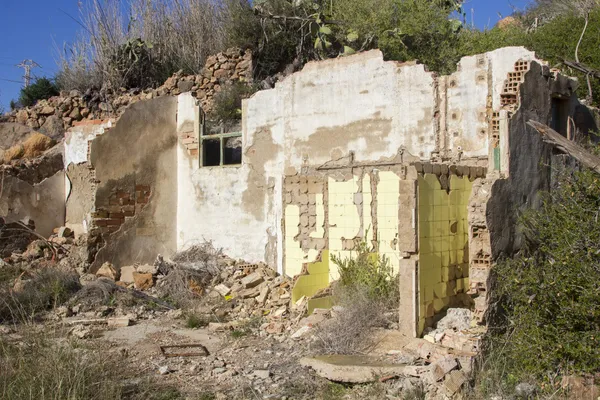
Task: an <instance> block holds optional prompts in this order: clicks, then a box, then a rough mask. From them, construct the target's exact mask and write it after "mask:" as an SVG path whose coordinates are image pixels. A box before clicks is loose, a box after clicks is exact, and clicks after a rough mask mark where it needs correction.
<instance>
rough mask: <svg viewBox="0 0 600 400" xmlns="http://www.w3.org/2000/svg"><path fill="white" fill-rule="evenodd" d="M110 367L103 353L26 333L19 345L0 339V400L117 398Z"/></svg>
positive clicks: (116, 375) (114, 374)
mask: <svg viewBox="0 0 600 400" xmlns="http://www.w3.org/2000/svg"><path fill="white" fill-rule="evenodd" d="M113 366H114V364H113V363H112V361H111V360H110V359H109V358H108V357H107V356H106V355H104V353H103V352H92V351H86V350H85V349H82V348H78V347H77V346H75V344H74V343H72V342H62V343H58V342H54V341H53V340H52V339H49V338H48V337H47V336H42V335H35V334H27V335H26V337H25V338H24V339H22V340H21V341H20V342H19V343H8V342H6V341H3V340H0V397H1V398H3V399H36V400H45V399H90V400H95V399H97V400H112V399H115V400H116V399H120V398H121V393H120V392H121V388H120V386H119V385H118V384H115V383H116V382H115V381H116V380H117V379H118V378H119V371H118V369H116V368H113Z"/></svg>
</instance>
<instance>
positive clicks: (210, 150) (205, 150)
mask: <svg viewBox="0 0 600 400" xmlns="http://www.w3.org/2000/svg"><path fill="white" fill-rule="evenodd" d="M202 165H203V166H204V167H214V166H217V165H221V141H220V140H219V139H208V140H203V141H202Z"/></svg>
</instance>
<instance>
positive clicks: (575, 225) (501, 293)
mask: <svg viewBox="0 0 600 400" xmlns="http://www.w3.org/2000/svg"><path fill="white" fill-rule="evenodd" d="M599 209H600V178H599V177H598V175H596V174H594V173H592V172H590V171H583V172H574V173H570V174H568V175H566V176H564V177H563V178H562V180H561V183H560V187H559V189H557V190H556V191H555V192H553V193H552V194H548V195H547V196H546V199H545V201H544V203H543V206H542V207H541V209H539V210H537V211H530V212H528V213H526V214H525V215H524V216H523V217H522V227H523V233H524V235H525V237H526V239H527V246H526V248H525V249H524V250H523V253H522V254H521V255H520V256H518V257H515V258H514V259H507V260H504V261H503V262H500V263H498V265H496V266H495V268H494V277H495V279H494V281H495V288H494V291H493V293H494V296H495V299H494V302H495V303H496V304H498V307H497V308H495V312H494V313H493V315H492V316H493V319H492V321H495V325H496V326H495V327H494V328H495V329H493V330H492V332H493V334H492V336H491V338H490V342H489V343H490V346H491V349H492V350H491V357H492V358H493V359H494V360H497V362H496V364H498V363H500V364H502V370H503V376H505V377H512V379H513V380H515V381H516V380H518V379H523V378H527V377H531V376H533V377H535V378H538V379H548V378H549V377H552V376H560V375H563V374H569V373H573V372H575V373H583V372H598V371H600V279H598V277H599V276H600V224H598V218H599V217H598V216H599V211H598V210H599ZM493 310H494V309H493Z"/></svg>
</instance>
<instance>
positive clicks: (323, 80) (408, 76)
mask: <svg viewBox="0 0 600 400" xmlns="http://www.w3.org/2000/svg"><path fill="white" fill-rule="evenodd" d="M433 99H434V78H433V75H432V74H431V73H428V72H426V71H425V68H424V67H423V65H401V64H399V63H395V62H384V61H383V57H382V54H381V52H380V51H378V50H374V51H369V52H365V53H361V54H359V55H356V56H352V57H347V58H338V59H334V60H326V61H321V62H318V63H316V62H314V63H309V64H307V65H306V67H305V68H304V69H303V70H302V71H300V72H298V73H295V74H293V75H291V76H289V77H288V78H286V79H285V80H284V81H283V82H280V83H278V84H277V85H276V87H275V89H272V90H268V91H263V92H259V93H257V94H256V95H254V96H253V97H252V98H250V99H249V100H247V112H246V113H245V114H244V115H245V116H244V119H245V121H246V127H245V132H247V133H248V135H249V136H251V135H252V132H253V131H254V130H255V129H256V128H257V127H260V126H265V125H268V126H272V129H274V130H275V131H276V132H277V136H278V137H283V139H284V146H285V149H286V152H287V154H286V157H285V159H286V160H285V165H286V166H291V167H295V168H296V169H298V168H300V167H301V166H302V164H303V163H304V162H306V163H308V164H310V165H320V164H323V163H325V162H327V161H329V160H331V159H332V157H333V156H334V155H335V154H338V155H347V154H348V152H350V151H353V152H354V153H355V159H356V160H357V161H368V160H378V159H380V158H383V157H390V156H394V155H395V154H396V153H397V151H398V149H399V148H400V147H402V146H404V147H406V149H407V151H408V152H409V153H411V154H414V155H419V154H421V156H422V157H423V158H429V155H430V153H431V151H433V150H434V148H435V127H434V118H433V108H434V101H433ZM279 135H281V136H279ZM336 150H337V151H336Z"/></svg>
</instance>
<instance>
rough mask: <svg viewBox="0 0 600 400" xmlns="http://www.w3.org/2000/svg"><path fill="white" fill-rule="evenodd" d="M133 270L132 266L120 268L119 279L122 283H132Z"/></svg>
mask: <svg viewBox="0 0 600 400" xmlns="http://www.w3.org/2000/svg"><path fill="white" fill-rule="evenodd" d="M134 272H135V267H134V266H128V267H122V268H121V279H120V281H121V282H123V283H127V284H129V283H133V282H134V280H133V273H134Z"/></svg>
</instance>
